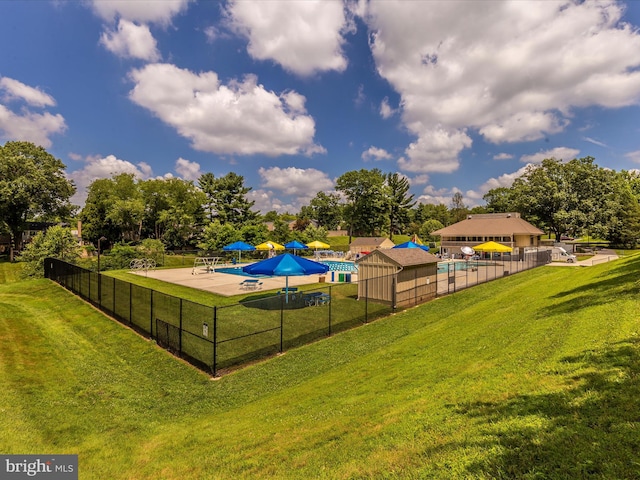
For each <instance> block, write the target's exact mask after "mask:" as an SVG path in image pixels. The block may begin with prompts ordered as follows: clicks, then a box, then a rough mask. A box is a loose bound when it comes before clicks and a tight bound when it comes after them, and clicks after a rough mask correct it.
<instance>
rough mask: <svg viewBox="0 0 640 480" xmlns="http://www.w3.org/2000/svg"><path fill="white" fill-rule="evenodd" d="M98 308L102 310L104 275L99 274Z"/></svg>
mask: <svg viewBox="0 0 640 480" xmlns="http://www.w3.org/2000/svg"><path fill="white" fill-rule="evenodd" d="M98 307H100V310H102V275H101V274H100V272H98Z"/></svg>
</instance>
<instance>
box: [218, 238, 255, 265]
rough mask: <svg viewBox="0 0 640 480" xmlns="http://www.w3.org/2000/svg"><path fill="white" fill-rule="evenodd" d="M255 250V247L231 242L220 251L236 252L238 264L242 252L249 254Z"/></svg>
mask: <svg viewBox="0 0 640 480" xmlns="http://www.w3.org/2000/svg"><path fill="white" fill-rule="evenodd" d="M255 249H256V247H254V246H253V245H249V244H248V243H245V242H233V243H231V244H229V245H227V246H225V247H222V250H224V251H225V252H238V263H240V257H241V256H242V252H250V251H252V250H255Z"/></svg>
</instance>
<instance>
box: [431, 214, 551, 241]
mask: <svg viewBox="0 0 640 480" xmlns="http://www.w3.org/2000/svg"><path fill="white" fill-rule="evenodd" d="M543 234H544V232H543V231H542V230H540V229H539V228H537V227H535V226H533V225H531V224H530V223H529V222H527V221H526V220H524V219H522V218H520V217H519V216H506V215H504V214H503V215H496V216H495V217H490V216H489V215H483V216H478V217H473V216H471V217H470V218H467V219H465V220H462V221H460V222H458V223H454V224H453V225H449V226H448V227H444V228H441V229H439V230H435V231H433V232H432V235H441V236H442V235H447V236H469V235H475V236H492V235H493V236H507V235H543Z"/></svg>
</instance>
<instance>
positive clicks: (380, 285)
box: [356, 248, 438, 308]
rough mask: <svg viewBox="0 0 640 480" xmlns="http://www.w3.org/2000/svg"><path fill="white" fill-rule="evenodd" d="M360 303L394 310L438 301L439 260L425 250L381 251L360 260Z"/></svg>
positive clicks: (394, 249)
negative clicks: (364, 300) (381, 305)
mask: <svg viewBox="0 0 640 480" xmlns="http://www.w3.org/2000/svg"><path fill="white" fill-rule="evenodd" d="M356 263H357V265H358V299H364V298H366V299H368V300H372V301H376V302H380V303H384V304H386V305H391V306H392V307H393V308H396V307H406V306H409V305H416V304H418V303H422V302H426V301H428V300H431V299H433V298H435V296H436V293H437V290H438V285H437V278H438V258H437V257H436V256H435V255H432V254H431V253H428V252H426V251H424V250H422V249H421V248H392V249H379V250H374V251H373V252H371V253H369V254H368V255H365V256H364V257H362V258H360V259H358V260H356Z"/></svg>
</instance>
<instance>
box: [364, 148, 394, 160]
mask: <svg viewBox="0 0 640 480" xmlns="http://www.w3.org/2000/svg"><path fill="white" fill-rule="evenodd" d="M361 158H362V159H363V160H364V161H365V162H366V161H367V160H390V159H391V158H393V156H392V155H391V154H390V153H389V152H387V151H386V150H385V149H384V148H378V147H373V146H371V147H369V149H368V150H366V151H364V152H362V155H361Z"/></svg>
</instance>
